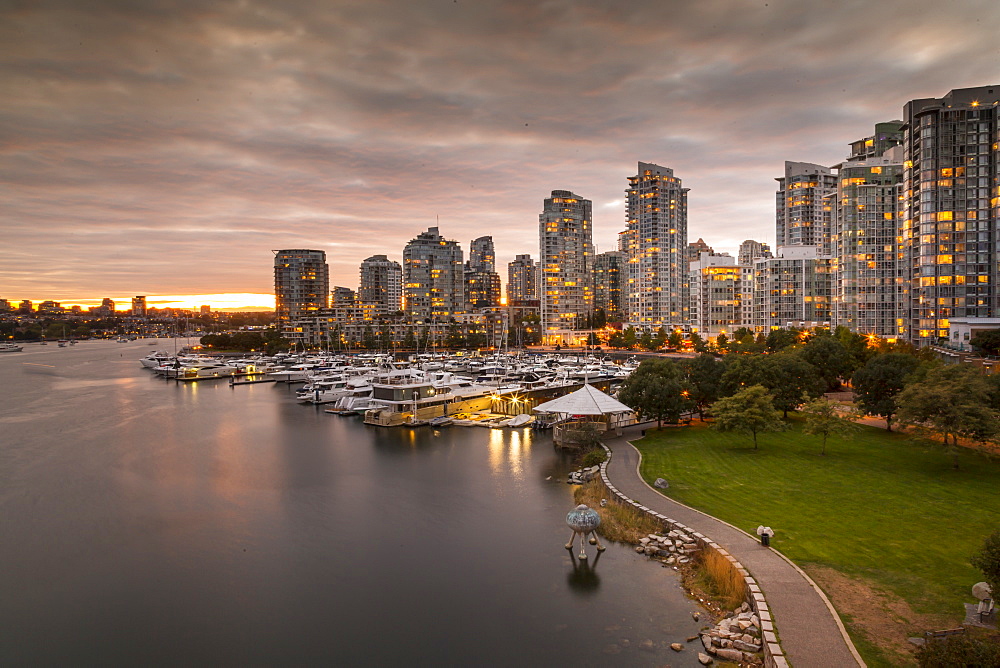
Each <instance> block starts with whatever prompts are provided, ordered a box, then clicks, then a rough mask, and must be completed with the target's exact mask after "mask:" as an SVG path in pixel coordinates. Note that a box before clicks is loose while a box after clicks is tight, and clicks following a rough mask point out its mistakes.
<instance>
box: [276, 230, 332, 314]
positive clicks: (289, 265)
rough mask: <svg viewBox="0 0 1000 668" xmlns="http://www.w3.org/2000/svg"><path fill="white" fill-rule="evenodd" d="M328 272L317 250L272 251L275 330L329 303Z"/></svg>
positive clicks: (321, 255) (323, 258)
mask: <svg viewBox="0 0 1000 668" xmlns="http://www.w3.org/2000/svg"><path fill="white" fill-rule="evenodd" d="M329 293H330V273H329V269H328V268H327V265H326V253H325V252H324V251H320V250H305V249H292V250H279V251H274V301H275V309H276V315H277V322H278V329H279V330H280V331H281V332H283V333H284V332H285V331H286V330H288V327H289V325H290V323H291V321H293V320H295V319H297V318H303V317H306V316H315V315H317V314H318V311H319V310H320V309H325V308H326V307H327V305H328V303H329Z"/></svg>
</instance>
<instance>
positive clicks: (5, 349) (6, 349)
mask: <svg viewBox="0 0 1000 668" xmlns="http://www.w3.org/2000/svg"><path fill="white" fill-rule="evenodd" d="M22 350H24V346H19V345H17V344H14V343H0V353H19V352H21V351H22Z"/></svg>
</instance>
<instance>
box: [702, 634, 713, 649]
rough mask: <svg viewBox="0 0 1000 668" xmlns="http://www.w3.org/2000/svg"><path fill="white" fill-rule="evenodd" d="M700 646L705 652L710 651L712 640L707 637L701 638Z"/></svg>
mask: <svg viewBox="0 0 1000 668" xmlns="http://www.w3.org/2000/svg"><path fill="white" fill-rule="evenodd" d="M701 644H702V645H704V646H705V650H706V651H708V650H710V649H712V639H711V638H710V637H709V636H707V635H703V636H702V637H701Z"/></svg>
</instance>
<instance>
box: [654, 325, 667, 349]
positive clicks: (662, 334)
mask: <svg viewBox="0 0 1000 668" xmlns="http://www.w3.org/2000/svg"><path fill="white" fill-rule="evenodd" d="M653 343H654V344H655V347H654V348H653V350H659V349H660V348H662V347H663V346H664V345H666V343H667V330H665V329H664V328H663V327H660V328H659V329H658V330H656V338H654V339H653Z"/></svg>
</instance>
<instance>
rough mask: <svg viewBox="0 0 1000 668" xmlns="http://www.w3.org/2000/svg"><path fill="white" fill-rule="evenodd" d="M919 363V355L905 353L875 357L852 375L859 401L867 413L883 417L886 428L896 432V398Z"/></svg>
mask: <svg viewBox="0 0 1000 668" xmlns="http://www.w3.org/2000/svg"><path fill="white" fill-rule="evenodd" d="M918 364H919V362H918V361H917V358H915V357H913V356H912V355H906V354H903V353H886V354H884V355H876V356H875V357H872V358H871V359H870V360H868V362H867V363H866V364H865V365H864V366H863V367H861V368H860V369H858V370H857V371H855V372H854V375H853V376H852V377H851V385H852V386H853V388H854V402H855V404H857V406H858V408H859V409H860V410H861V411H862V412H863V413H864V414H865V415H877V416H879V417H881V418H882V419H883V420H885V428H886V429H887V430H888V431H892V420H893V418H894V417H895V415H896V411H897V410H898V409H899V406H898V405H897V402H896V397H897V395H898V394H899V393H900V392H902V391H903V388H905V387H906V383H907V379H908V378H909V377H910V376H911V375H912V374H913V372H914V371H916V369H917V366H918Z"/></svg>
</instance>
